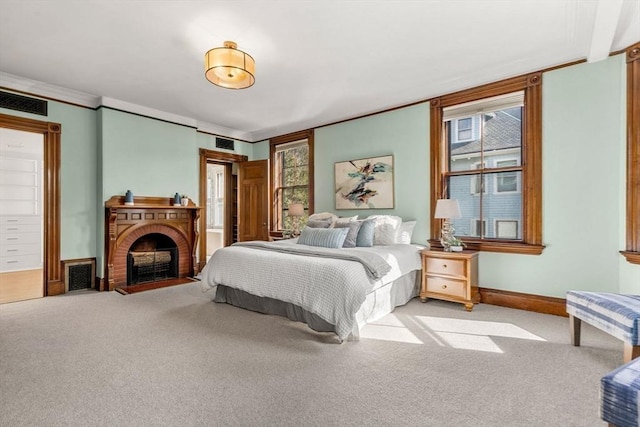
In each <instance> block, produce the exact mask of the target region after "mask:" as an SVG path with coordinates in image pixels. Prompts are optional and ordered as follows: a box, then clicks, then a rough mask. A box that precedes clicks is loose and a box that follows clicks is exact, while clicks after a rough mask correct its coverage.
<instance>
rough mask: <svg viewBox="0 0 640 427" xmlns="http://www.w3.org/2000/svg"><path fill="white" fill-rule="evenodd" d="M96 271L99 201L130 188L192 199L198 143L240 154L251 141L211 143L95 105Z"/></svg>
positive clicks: (195, 188) (183, 128) (196, 189)
mask: <svg viewBox="0 0 640 427" xmlns="http://www.w3.org/2000/svg"><path fill="white" fill-rule="evenodd" d="M99 118H100V119H99V135H98V143H99V147H100V149H99V156H98V157H99V159H100V168H101V171H102V174H101V177H100V178H99V182H98V187H99V194H101V199H100V201H99V206H100V212H99V218H98V235H99V237H98V241H99V242H98V245H99V248H100V249H99V251H98V253H99V256H98V271H99V275H102V271H103V259H102V255H103V252H104V249H102V248H103V247H104V233H103V232H102V230H103V229H104V214H103V209H104V202H105V201H107V200H108V199H109V198H111V196H114V195H124V193H125V192H126V191H127V190H131V191H132V192H133V194H134V195H136V196H154V197H162V196H165V197H173V195H174V194H175V193H176V192H178V193H180V194H186V195H187V196H189V197H190V198H192V199H193V200H195V201H196V202H197V200H198V193H199V174H200V154H199V148H206V149H210V150H217V151H221V152H232V153H235V154H244V155H247V156H249V158H251V155H252V147H251V144H248V143H245V142H240V141H236V142H235V147H236V149H235V151H230V150H220V149H216V148H215V136H212V135H208V134H203V133H198V132H197V131H196V129H194V128H191V127H188V126H182V125H178V124H173V123H167V122H164V121H161V120H155V119H152V118H147V117H142V116H139V115H136V114H131V113H126V112H122V111H118V110H112V109H109V108H100V109H99Z"/></svg>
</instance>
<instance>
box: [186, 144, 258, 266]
mask: <svg viewBox="0 0 640 427" xmlns="http://www.w3.org/2000/svg"><path fill="white" fill-rule="evenodd" d="M199 153H200V175H199V176H200V179H199V181H200V183H199V187H198V200H199V201H200V206H201V207H202V209H203V210H204V211H205V212H206V207H205V206H206V204H207V164H208V163H209V162H213V163H222V164H224V166H225V168H226V170H225V173H227V172H228V175H227V176H231V171H230V169H231V167H232V166H231V165H232V164H233V163H242V162H246V161H247V160H249V157H248V156H245V155H242V154H234V153H226V152H223V151H214V150H207V149H206V148H200V150H199ZM231 184H232V183H231V181H230V180H226V182H225V187H226V188H225V199H227V200H232V199H233V198H232V194H231V192H232V190H233V188H232V185H231ZM225 211H226V212H225V224H231V223H232V222H233V218H232V215H231V210H230V209H226V208H225ZM198 228H199V229H200V230H201V232H200V236H202V237H201V239H200V244H199V245H198V263H197V271H196V273H198V272H200V271H202V269H203V268H204V266H205V265H206V264H207V215H205V214H202V215H200V223H199V224H198ZM224 241H225V245H230V244H231V242H232V241H233V227H225V230H224Z"/></svg>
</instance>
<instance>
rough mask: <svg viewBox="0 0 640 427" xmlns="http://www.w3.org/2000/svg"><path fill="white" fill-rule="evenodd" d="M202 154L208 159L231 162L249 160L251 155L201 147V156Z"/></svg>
mask: <svg viewBox="0 0 640 427" xmlns="http://www.w3.org/2000/svg"><path fill="white" fill-rule="evenodd" d="M202 156H204V157H206V158H207V159H211V160H217V161H219V162H230V163H234V162H235V163H239V162H246V161H247V160H249V157H247V156H245V155H243V154H234V153H225V152H223V151H214V150H207V149H206V148H201V149H200V157H202Z"/></svg>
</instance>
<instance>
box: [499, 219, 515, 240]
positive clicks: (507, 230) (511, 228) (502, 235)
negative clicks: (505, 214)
mask: <svg viewBox="0 0 640 427" xmlns="http://www.w3.org/2000/svg"><path fill="white" fill-rule="evenodd" d="M496 237H497V238H498V239H513V240H515V239H517V238H518V221H512V220H504V219H502V220H496Z"/></svg>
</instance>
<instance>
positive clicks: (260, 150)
mask: <svg viewBox="0 0 640 427" xmlns="http://www.w3.org/2000/svg"><path fill="white" fill-rule="evenodd" d="M268 158H269V141H268V140H267V141H260V142H256V143H255V144H253V158H252V159H251V160H264V159H268Z"/></svg>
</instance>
